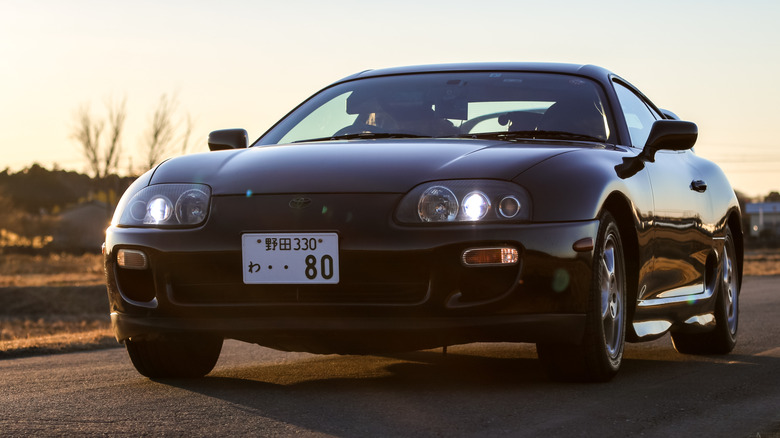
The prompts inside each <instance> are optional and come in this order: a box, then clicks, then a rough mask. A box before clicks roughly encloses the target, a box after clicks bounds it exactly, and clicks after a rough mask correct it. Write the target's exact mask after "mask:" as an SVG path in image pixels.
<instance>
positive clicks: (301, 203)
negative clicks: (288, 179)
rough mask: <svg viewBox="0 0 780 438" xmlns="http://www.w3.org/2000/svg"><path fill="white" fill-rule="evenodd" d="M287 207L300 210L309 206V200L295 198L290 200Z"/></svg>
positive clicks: (300, 197) (301, 197)
mask: <svg viewBox="0 0 780 438" xmlns="http://www.w3.org/2000/svg"><path fill="white" fill-rule="evenodd" d="M288 205H289V206H290V208H295V209H297V210H301V209H303V208H306V207H308V206H309V205H311V199H309V198H304V197H303V196H299V197H297V198H293V199H291V200H290V203H289V204H288Z"/></svg>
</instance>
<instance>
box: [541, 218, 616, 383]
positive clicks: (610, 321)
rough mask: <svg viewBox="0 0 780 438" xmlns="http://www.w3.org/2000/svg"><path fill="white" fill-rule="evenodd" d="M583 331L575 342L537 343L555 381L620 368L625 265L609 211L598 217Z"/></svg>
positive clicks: (602, 376)
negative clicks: (580, 338)
mask: <svg viewBox="0 0 780 438" xmlns="http://www.w3.org/2000/svg"><path fill="white" fill-rule="evenodd" d="M600 223H601V224H600V225H599V234H598V239H597V242H596V251H595V254H594V259H593V270H592V271H593V274H592V275H593V277H592V282H591V291H590V296H589V299H588V312H587V315H586V319H585V323H586V327H585V335H584V337H583V340H582V343H581V344H580V345H567V344H537V346H536V350H537V353H538V355H539V358H540V359H541V361H542V363H543V365H544V367H545V368H546V370H547V373H548V374H549V375H550V376H551V377H552V378H554V379H558V380H577V381H592V382H603V381H607V380H610V379H611V378H612V377H614V376H615V374H616V373H617V372H618V370H619V369H620V364H621V362H622V360H623V348H624V345H625V335H626V267H625V260H624V256H623V243H622V241H621V239H620V231H619V229H618V226H617V222H616V221H615V219H614V217H612V215H611V214H610V213H609V212H607V211H605V212H604V213H602V215H601V217H600Z"/></svg>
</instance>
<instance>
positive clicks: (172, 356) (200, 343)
mask: <svg viewBox="0 0 780 438" xmlns="http://www.w3.org/2000/svg"><path fill="white" fill-rule="evenodd" d="M125 347H126V348H127V353H128V355H130V360H131V361H132V362H133V366H135V369H136V370H138V372H139V373H141V374H142V375H144V376H146V377H150V378H193V377H203V376H205V375H206V374H208V373H209V372H211V370H212V369H214V365H216V364H217V359H219V353H220V352H221V350H222V338H212V337H198V338H187V339H154V340H133V339H128V340H126V341H125Z"/></svg>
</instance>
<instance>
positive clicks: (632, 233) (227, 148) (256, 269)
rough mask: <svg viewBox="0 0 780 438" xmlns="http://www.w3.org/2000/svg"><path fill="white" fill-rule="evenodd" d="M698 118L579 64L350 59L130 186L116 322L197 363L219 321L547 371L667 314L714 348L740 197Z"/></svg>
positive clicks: (592, 356)
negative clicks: (282, 110)
mask: <svg viewBox="0 0 780 438" xmlns="http://www.w3.org/2000/svg"><path fill="white" fill-rule="evenodd" d="M696 137H697V128H696V125H694V124H693V123H690V122H684V121H680V120H678V119H677V117H676V116H674V114H672V113H670V112H668V111H664V110H660V109H658V108H657V107H656V106H655V105H653V103H652V102H650V101H649V100H648V99H647V98H646V97H645V96H644V95H642V93H640V92H639V91H638V90H637V89H636V88H634V87H633V86H631V85H630V84H629V83H628V82H626V81H625V80H623V79H621V78H620V77H618V76H616V75H614V74H613V73H611V72H609V71H607V70H604V69H602V68H599V67H595V66H591V65H584V66H581V65H569V64H525V63H495V64H451V65H433V66H422V67H407V68H394V69H384V70H373V71H365V72H362V73H358V74H355V75H353V76H350V77H347V78H345V79H343V80H340V81H338V82H336V83H335V84H332V85H330V86H329V87H327V88H325V89H323V90H322V91H320V92H319V93H317V94H315V95H314V96H312V97H311V98H309V99H308V100H306V101H305V102H303V103H302V104H301V105H300V106H298V107H297V108H295V109H294V110H293V111H292V112H290V113H289V114H288V115H287V116H286V117H284V118H283V119H282V120H280V121H279V122H278V123H277V124H276V125H274V126H273V127H272V128H271V129H270V130H268V131H267V132H266V133H265V134H263V136H261V137H260V138H259V139H258V140H256V141H255V142H254V143H252V144H251V145H248V141H247V132H246V131H245V130H243V129H228V130H220V131H214V132H212V133H211V134H210V136H209V148H210V149H211V150H212V152H206V153H202V154H194V155H188V156H182V157H178V158H174V159H171V160H169V161H166V162H164V163H162V164H160V165H159V166H157V167H156V168H154V169H152V170H151V171H149V172H148V173H146V174H144V175H143V176H141V177H140V178H138V180H137V181H136V182H135V183H134V184H133V185H132V186H131V187H130V188H129V189H128V190H127V192H126V193H125V194H124V196H123V197H122V199H121V202H120V203H119V206H118V208H117V210H116V213H115V215H114V218H113V221H112V224H111V227H110V228H109V229H108V230H107V234H106V243H105V249H104V250H105V267H106V273H107V283H108V294H109V299H110V305H111V320H112V322H113V327H114V331H115V334H116V338H117V339H118V340H119V341H121V342H124V344H125V346H126V347H127V351H128V353H129V355H130V358H131V360H132V362H133V364H134V365H135V367H136V369H137V370H138V371H139V372H140V373H141V374H143V375H145V376H150V377H193V376H202V375H205V374H207V373H208V372H210V371H211V369H212V368H213V367H214V365H215V363H216V361H217V358H218V356H219V354H220V349H221V346H222V341H223V339H225V338H233V339H238V340H242V341H246V342H251V343H257V344H260V345H264V346H268V347H272V348H276V349H281V350H291V351H309V352H315V353H344V354H371V353H376V352H392V351H403V350H417V349H426V348H434V347H442V346H448V345H454V344H462V343H469V342H479V341H506V342H533V343H536V346H537V351H538V354H539V357H540V359H541V360H542V362H543V364H544V365H545V367H546V369H547V370H548V372H549V374H550V375H551V376H552V377H554V378H560V379H575V380H590V381H594V380H595V381H603V380H608V379H610V378H611V377H612V376H614V375H615V373H616V372H617V371H618V369H619V368H620V364H621V360H622V356H623V349H624V344H625V342H626V341H629V342H636V341H645V340H651V339H656V338H658V337H660V336H662V335H664V334H665V333H668V332H670V333H671V336H672V340H673V342H674V346H675V348H676V349H677V350H678V351H680V352H682V353H694V354H713V353H728V352H729V351H731V350H732V348H733V347H734V344H735V342H736V335H737V321H738V310H739V306H738V297H739V289H740V282H741V273H742V252H743V247H742V231H741V229H740V221H741V219H740V210H739V205H738V203H737V199H736V197H735V195H734V191H733V190H732V188H731V187H730V185H729V183H728V181H727V179H726V177H725V176H724V174H723V172H722V171H721V170H720V168H718V166H716V165H715V164H713V163H711V162H709V161H707V160H704V159H702V158H699V157H698V156H696V154H695V153H694V152H693V149H692V147H693V145H694V143H695V141H696Z"/></svg>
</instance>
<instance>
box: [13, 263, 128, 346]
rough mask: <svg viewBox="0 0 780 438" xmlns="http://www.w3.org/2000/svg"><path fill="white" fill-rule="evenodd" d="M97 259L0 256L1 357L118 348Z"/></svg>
mask: <svg viewBox="0 0 780 438" xmlns="http://www.w3.org/2000/svg"><path fill="white" fill-rule="evenodd" d="M118 345H119V344H118V343H117V342H116V339H115V338H114V335H113V332H112V330H111V322H110V319H109V317H108V298H107V296H106V290H105V277H104V274H103V256H102V255H100V254H84V255H79V256H75V255H68V254H51V255H37V256H32V255H20V254H12V255H8V254H0V357H18V356H27V355H33V354H50V353H58V352H68V351H76V350H86V349H95V348H108V347H114V346H118Z"/></svg>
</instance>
